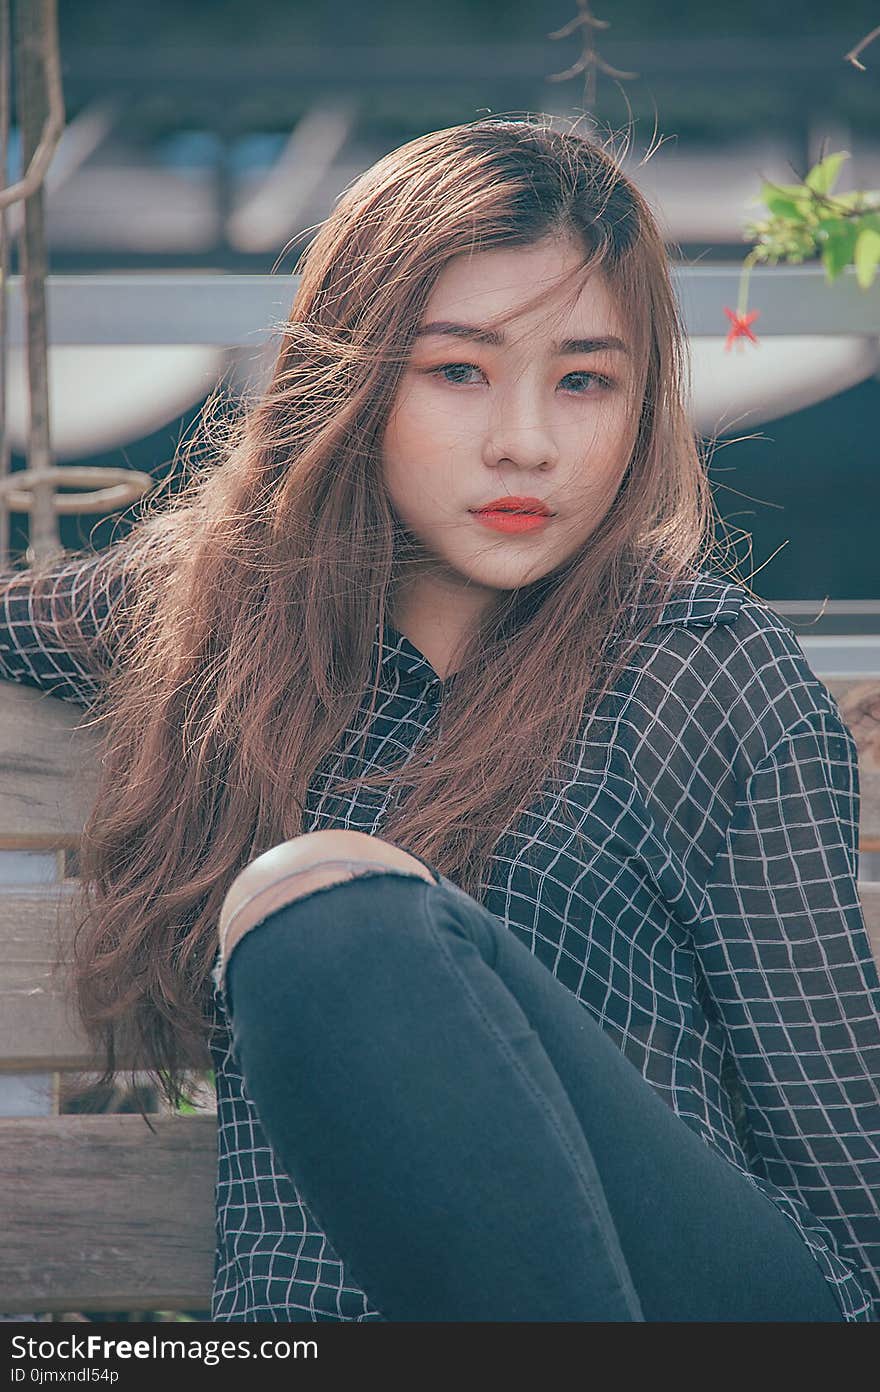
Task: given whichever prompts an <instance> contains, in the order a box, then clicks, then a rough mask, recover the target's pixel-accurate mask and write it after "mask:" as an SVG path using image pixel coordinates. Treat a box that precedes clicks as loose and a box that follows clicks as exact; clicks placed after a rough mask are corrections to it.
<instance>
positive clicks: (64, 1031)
mask: <svg viewBox="0 0 880 1392" xmlns="http://www.w3.org/2000/svg"><path fill="white" fill-rule="evenodd" d="M78 889H79V883H78V881H76V880H66V881H65V882H64V883H63V884H59V885H46V886H42V887H39V888H34V889H20V890H19V889H16V890H5V891H0V1071H2V1070H6V1071H7V1072H9V1071H13V1072H30V1071H40V1070H44V1071H52V1070H54V1069H60V1070H64V1069H80V1068H85V1069H93V1068H101V1067H103V1060H101V1059H96V1058H95V1056H94V1054H93V1052H92V1050H91V1049H90V1047H89V1043H88V1041H87V1039H86V1037H85V1033H84V1032H83V1030H82V1028H81V1026H80V1024H79V1021H78V1018H77V1015H76V1010H75V1007H74V1005H73V1002H72V1000H71V999H70V997H69V993H68V990H67V966H66V964H67V963H68V962H69V960H70V945H71V942H72V937H73V930H74V927H75V924H76V918H75V916H74V914H73V912H72V910H73V905H74V898H75V895H76V892H77V891H78ZM59 957H60V963H58V959H59ZM56 964H57V965H56ZM131 1063H132V1059H131V1056H130V1052H128V1051H126V1049H125V1047H124V1042H123V1044H122V1047H121V1048H120V1052H119V1067H120V1068H126V1067H130V1066H131ZM204 1067H205V1068H210V1067H211V1060H210V1055H209V1053H208V1050H207V1047H206V1049H205V1057H204Z"/></svg>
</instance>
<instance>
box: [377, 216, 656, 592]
mask: <svg viewBox="0 0 880 1392" xmlns="http://www.w3.org/2000/svg"><path fill="white" fill-rule="evenodd" d="M582 255H583V252H582V248H581V247H580V246H579V245H578V244H577V243H576V242H574V241H572V240H544V241H541V242H538V243H535V244H533V245H532V246H529V247H516V248H503V247H501V248H495V249H492V250H490V251H483V252H478V253H474V254H473V255H469V256H459V257H456V258H454V259H453V260H452V261H451V262H450V263H449V264H448V265H447V266H446V267H445V268H444V270H443V272H442V274H441V275H440V277H439V278H438V281H437V283H436V285H435V287H434V290H433V292H432V294H431V296H430V298H429V300H428V303H427V306H426V309H425V313H424V315H423V318H422V321H421V324H420V328H419V333H418V336H417V338H416V340H415V344H414V347H413V351H412V354H411V357H410V360H409V362H408V364H407V367H406V369H405V372H404V375H403V378H402V380H401V384H400V388H399V391H398V393H397V397H396V399H395V402H394V404H393V407H392V411H391V414H390V417H389V421H388V425H387V428H386V431H385V435H384V439H383V473H384V479H385V483H386V486H387V489H388V493H389V496H390V499H391V503H392V506H393V508H394V511H395V513H396V515H397V517H398V519H399V520H400V522H402V523H403V524H404V526H405V527H406V529H407V530H408V531H409V532H410V533H411V534H412V535H413V536H414V537H415V538H416V539H417V541H418V542H419V543H420V549H421V550H423V551H424V552H425V553H426V560H427V562H428V569H429V570H430V573H431V574H432V575H433V576H434V578H435V579H436V580H438V581H439V582H440V583H441V584H442V585H443V587H444V588H448V587H449V586H450V585H452V586H454V587H457V586H458V585H460V584H466V585H467V587H468V592H469V596H470V599H471V601H473V600H474V599H475V598H476V596H475V594H474V587H477V589H478V590H479V589H480V587H482V589H483V590H485V591H486V592H487V593H486V594H485V595H483V599H484V600H488V599H489V598H490V595H489V593H488V592H490V591H497V590H509V589H513V588H516V587H518V586H521V585H524V584H527V583H530V582H532V581H534V580H537V579H540V578H541V577H542V576H544V575H546V574H548V573H549V572H551V571H553V570H554V569H555V568H556V567H558V566H559V565H561V564H562V563H563V562H564V561H566V560H567V559H568V558H569V557H570V556H572V555H573V554H574V553H575V552H576V551H577V550H578V548H579V547H581V546H582V545H583V543H584V542H585V541H586V540H587V538H588V537H589V536H590V534H591V532H593V531H594V529H595V528H596V527H597V525H598V524H599V522H600V521H601V519H602V518H603V517H604V515H605V513H606V512H607V510H608V508H609V507H610V505H611V503H612V502H613V500H614V497H615V495H616V493H617V490H618V488H619V486H620V483H621V481H622V479H623V475H624V473H625V471H626V467H627V464H628V462H629V455H630V452H631V449H632V444H633V441H634V438H635V436H634V428H633V423H632V415H631V410H630V408H629V407H628V403H627V395H626V386H627V382H628V380H629V374H630V372H631V371H632V359H631V356H630V352H629V345H628V344H627V343H626V341H625V339H626V335H625V330H624V327H623V324H622V321H621V319H620V318H619V317H618V314H617V312H616V307H615V305H614V303H613V300H612V298H611V296H610V294H609V292H608V290H607V289H606V287H605V284H604V282H603V280H602V279H601V277H600V275H599V274H597V273H595V272H594V273H593V274H592V275H591V276H590V278H589V279H588V281H587V283H586V286H585V287H584V288H583V289H582V290H581V291H580V293H579V294H578V296H577V298H576V299H574V300H573V298H572V297H573V290H572V288H571V286H570V285H569V286H559V285H558V284H557V282H558V281H559V277H560V276H561V275H562V274H564V273H565V272H566V271H568V270H570V269H571V267H572V266H573V265H576V264H577V263H578V262H579V261H580V260H581V259H582ZM540 287H545V288H546V291H547V297H546V300H545V302H544V303H543V304H541V305H539V306H538V307H537V308H534V309H532V310H531V311H529V312H525V313H521V314H520V315H518V316H517V317H516V318H515V319H513V320H511V321H509V322H508V323H507V324H506V325H505V326H504V328H503V329H502V330H500V331H499V332H497V333H495V334H490V333H488V332H487V331H486V329H487V326H488V325H489V323H490V322H491V321H492V320H493V319H494V318H495V316H496V315H500V314H502V313H504V312H505V311H508V310H511V309H514V308H516V307H517V306H519V305H523V304H524V303H525V302H526V301H527V300H528V299H530V298H532V297H533V296H534V294H535V292H536V291H537V290H538V289H539V288H540ZM594 341H595V342H594ZM514 496H519V497H525V498H529V499H537V500H538V501H539V502H540V503H542V504H544V505H545V506H546V507H547V508H548V509H549V510H550V512H551V514H552V515H550V516H548V517H545V518H544V519H543V520H542V521H540V522H536V521H534V520H532V521H528V520H526V521H525V522H520V521H517V520H512V521H511V520H508V521H507V523H505V521H504V519H503V518H501V519H498V518H497V517H496V518H495V519H494V525H491V524H490V523H491V522H492V521H493V519H488V520H481V519H480V518H479V517H478V516H477V515H476V513H477V510H479V509H484V508H485V507H486V505H487V504H488V503H492V502H494V501H495V500H496V499H502V500H503V499H505V498H512V497H514ZM525 506H529V504H525Z"/></svg>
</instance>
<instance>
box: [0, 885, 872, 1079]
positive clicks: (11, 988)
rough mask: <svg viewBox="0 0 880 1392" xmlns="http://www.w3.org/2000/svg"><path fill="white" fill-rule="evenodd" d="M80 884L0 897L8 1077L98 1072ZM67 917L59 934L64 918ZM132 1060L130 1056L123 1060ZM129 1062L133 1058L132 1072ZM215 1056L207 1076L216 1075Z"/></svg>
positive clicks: (863, 890)
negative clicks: (75, 965) (70, 986)
mask: <svg viewBox="0 0 880 1392" xmlns="http://www.w3.org/2000/svg"><path fill="white" fill-rule="evenodd" d="M76 889H77V883H76V881H73V880H67V881H66V882H65V883H64V885H63V886H62V885H52V886H47V887H46V888H44V889H33V890H20V891H15V892H5V893H0V1070H2V1069H4V1068H5V1069H6V1070H7V1071H16V1072H25V1071H29V1070H47V1071H51V1070H53V1069H66V1068H92V1067H95V1066H96V1065H97V1064H98V1062H99V1061H98V1060H95V1059H94V1057H93V1055H92V1054H91V1053H90V1052H89V1049H88V1045H87V1042H86V1040H85V1037H84V1035H83V1034H82V1032H81V1030H80V1029H79V1027H78V1025H77V1022H76V1019H75V1015H74V1010H73V1006H72V1004H71V1003H70V1001H69V1000H68V998H67V996H66V993H65V978H64V970H63V963H62V968H61V970H59V971H58V972H57V973H53V964H54V962H55V957H56V950H57V949H56V941H57V940H58V939H57V938H56V934H58V933H59V932H60V942H61V943H62V945H63V944H65V943H67V944H69V942H70V938H71V932H72V927H73V920H72V919H71V918H70V917H68V918H67V919H66V918H65V909H67V910H68V913H69V908H70V903H71V900H72V899H73V896H74V892H75V890H76ZM859 896H860V898H861V901H862V907H863V909H864V914H865V924H866V926H867V929H868V936H869V937H870V939H871V945H872V948H873V951H874V956H875V959H876V960H877V962H878V963H880V881H876V882H872V881H869V880H863V881H861V882H860V884H859ZM59 917H60V923H59V926H58V927H56V918H59ZM123 1057H124V1056H123ZM128 1063H129V1059H128V1058H125V1064H123V1066H125V1065H127V1064H128ZM210 1066H211V1064H210V1059H209V1057H208V1054H207V1051H206V1055H205V1068H210Z"/></svg>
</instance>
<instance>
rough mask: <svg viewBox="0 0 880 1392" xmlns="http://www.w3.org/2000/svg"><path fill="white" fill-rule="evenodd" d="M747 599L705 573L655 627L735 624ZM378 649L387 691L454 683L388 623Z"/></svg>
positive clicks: (687, 585)
mask: <svg viewBox="0 0 880 1392" xmlns="http://www.w3.org/2000/svg"><path fill="white" fill-rule="evenodd" d="M746 598H747V593H746V591H745V589H744V588H743V586H742V585H739V584H731V583H730V582H729V581H727V580H724V579H723V578H722V577H721V576H715V575H711V574H710V573H709V572H707V571H701V572H700V573H699V574H698V575H696V576H695V577H693V578H692V579H691V580H687V581H682V582H679V584H678V586H677V587H676V592H675V594H674V595H673V596H672V597H671V598H670V599H668V600H667V601H666V603H665V604H664V606H663V609H662V610H661V613H660V617H659V618H658V620H657V622H656V624H655V627H658V628H662V627H667V626H677V627H680V628H706V627H709V626H710V625H712V624H731V623H733V621H734V620H735V619H736V616H737V614H738V613H739V611H740V609H741V607H742V604H743V602H744V600H745V599H746ZM646 606H647V602H645V603H643V604H638V605H636V609H637V610H639V609H644V608H646ZM374 648H378V649H380V651H381V655H380V683H381V685H382V687H383V688H384V689H385V690H392V691H398V690H399V691H407V692H410V693H411V692H413V691H415V690H418V689H420V688H421V689H424V690H425V691H426V692H427V693H428V694H429V695H438V694H439V693H440V692H442V691H443V689H444V688H445V687H446V686H447V685H448V683H449V682H451V681H452V679H453V678H452V677H448V678H446V680H445V681H443V680H441V679H440V677H439V676H438V675H437V673H436V672H435V670H434V668H433V667H432V666H431V664H430V662H429V661H428V659H427V658H426V657H425V655H424V653H421V652H419V649H418V648H417V647H416V646H415V644H414V643H411V642H410V640H409V639H408V638H407V637H406V635H405V634H403V633H401V632H400V631H399V629H396V628H395V627H394V625H393V624H392V623H389V622H387V621H386V623H385V624H384V625H383V627H382V632H381V639H380V636H379V627H378V625H377V628H376V636H375V639H374ZM453 676H454V674H453Z"/></svg>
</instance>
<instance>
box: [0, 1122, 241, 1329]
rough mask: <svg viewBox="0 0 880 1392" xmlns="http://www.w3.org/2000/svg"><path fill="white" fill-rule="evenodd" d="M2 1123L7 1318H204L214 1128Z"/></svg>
mask: <svg viewBox="0 0 880 1392" xmlns="http://www.w3.org/2000/svg"><path fill="white" fill-rule="evenodd" d="M150 1120H151V1123H152V1125H153V1126H154V1127H155V1128H156V1134H155V1135H153V1134H152V1133H151V1132H150V1130H149V1129H148V1127H147V1125H146V1122H145V1121H144V1120H143V1118H142V1117H140V1116H100V1117H82V1116H62V1117H47V1118H45V1119H43V1118H39V1119H30V1118H28V1119H26V1120H21V1121H6V1120H3V1121H0V1232H2V1234H3V1260H2V1262H0V1310H2V1311H4V1312H5V1313H7V1314H20V1313H23V1312H26V1311H33V1312H35V1313H38V1312H42V1311H47V1312H48V1311H63V1310H95V1311H101V1310H181V1309H183V1310H187V1309H193V1310H207V1309H209V1308H210V1304H211V1284H212V1277H213V1262H214V1185H215V1178H216V1150H217V1140H216V1121H215V1119H214V1118H213V1117H209V1116H186V1117H159V1116H157V1117H151V1118H150Z"/></svg>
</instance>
